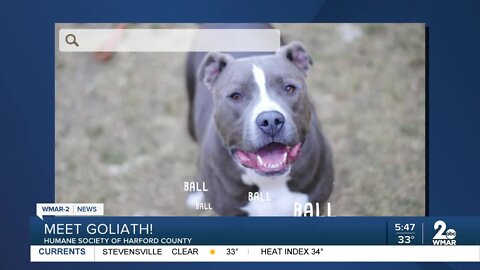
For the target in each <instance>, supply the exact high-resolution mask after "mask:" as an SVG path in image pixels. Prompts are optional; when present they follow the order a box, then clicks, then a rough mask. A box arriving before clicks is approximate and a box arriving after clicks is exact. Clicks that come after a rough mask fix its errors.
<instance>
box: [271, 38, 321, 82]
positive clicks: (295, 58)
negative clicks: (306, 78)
mask: <svg viewBox="0 0 480 270" xmlns="http://www.w3.org/2000/svg"><path fill="white" fill-rule="evenodd" d="M276 54H277V55H279V56H282V57H285V58H287V59H288V60H289V61H291V62H292V63H293V64H294V65H295V66H296V67H297V68H299V69H300V70H301V71H302V72H303V73H304V74H305V75H306V74H307V71H308V69H309V68H310V66H312V65H313V60H312V57H311V56H310V54H309V53H308V51H307V49H305V46H303V44H302V43H301V42H298V41H294V42H291V43H289V44H287V45H285V46H283V47H281V48H280V49H278V51H277V53H276Z"/></svg>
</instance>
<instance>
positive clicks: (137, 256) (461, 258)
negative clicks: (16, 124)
mask: <svg viewBox="0 0 480 270" xmlns="http://www.w3.org/2000/svg"><path fill="white" fill-rule="evenodd" d="M30 261H31V262H480V246H36V245H35V246H31V247H30Z"/></svg>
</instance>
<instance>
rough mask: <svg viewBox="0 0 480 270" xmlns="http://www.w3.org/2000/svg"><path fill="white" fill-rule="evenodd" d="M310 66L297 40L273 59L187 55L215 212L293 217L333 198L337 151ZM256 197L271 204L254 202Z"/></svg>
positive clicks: (204, 174) (208, 197)
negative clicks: (317, 105) (297, 209)
mask: <svg viewBox="0 0 480 270" xmlns="http://www.w3.org/2000/svg"><path fill="white" fill-rule="evenodd" d="M243 27H244V28H258V27H265V26H263V25H254V26H253V27H252V26H251V25H250V26H246V27H245V26H243ZM266 27H268V26H266ZM312 64H313V62H312V58H311V56H310V54H309V53H308V52H307V50H306V48H305V47H304V46H303V45H302V44H301V43H300V42H292V43H289V44H287V45H285V46H283V47H281V48H280V49H279V50H278V51H277V52H276V53H274V54H263V55H259V54H254V53H251V54H249V53H237V54H224V53H217V52H210V53H190V54H189V56H188V62H187V88H188V95H189V101H190V112H189V130H190V133H191V135H192V137H193V138H194V139H195V140H196V141H197V142H198V143H199V144H200V149H201V150H200V151H201V153H200V160H199V170H200V177H201V180H202V181H204V182H205V184H206V186H207V187H208V192H204V194H203V195H204V198H203V200H204V201H206V202H210V205H211V206H212V208H213V210H214V211H215V212H216V213H218V214H220V215H250V216H259V215H260V216H277V215H293V214H294V206H295V205H297V206H298V205H299V204H303V205H304V204H307V203H315V204H317V203H318V205H320V206H323V205H324V204H325V202H326V201H327V199H328V198H329V196H330V193H331V192H332V187H333V179H334V173H333V164H332V154H331V150H330V146H329V145H328V143H327V141H326V139H325V138H324V135H323V134H322V131H321V129H320V124H319V121H318V119H317V116H316V114H315V110H314V108H313V105H312V103H311V102H310V100H309V97H308V93H307V84H306V81H305V79H306V75H307V72H308V69H309V68H310V66H311V65H312ZM252 192H254V193H255V192H257V193H256V194H259V193H261V194H263V195H266V197H268V199H269V201H259V200H249V194H252Z"/></svg>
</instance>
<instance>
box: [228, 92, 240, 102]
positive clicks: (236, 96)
mask: <svg viewBox="0 0 480 270" xmlns="http://www.w3.org/2000/svg"><path fill="white" fill-rule="evenodd" d="M230 98H231V99H233V100H235V101H238V100H240V99H241V98H242V95H241V94H240V93H237V92H235V93H233V94H231V95H230Z"/></svg>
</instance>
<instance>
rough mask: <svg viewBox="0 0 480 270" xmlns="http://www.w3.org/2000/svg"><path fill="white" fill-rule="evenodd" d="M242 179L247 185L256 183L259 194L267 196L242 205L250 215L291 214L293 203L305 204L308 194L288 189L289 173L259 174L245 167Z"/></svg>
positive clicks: (292, 212)
mask: <svg viewBox="0 0 480 270" xmlns="http://www.w3.org/2000/svg"><path fill="white" fill-rule="evenodd" d="M242 180H243V182H244V183H245V184H247V185H257V186H258V188H259V190H258V192H259V193H260V194H263V196H264V197H266V198H268V201H265V200H252V201H249V202H248V204H247V205H246V206H244V207H242V210H244V211H246V212H247V213H248V214H249V215H250V216H293V214H294V205H295V203H301V204H305V203H307V202H308V196H307V195H306V194H303V193H299V192H292V191H290V190H289V189H288V186H287V181H288V180H290V176H289V173H286V174H284V175H279V176H260V175H258V174H256V173H255V172H254V171H253V170H250V169H246V170H245V173H244V174H243V175H242Z"/></svg>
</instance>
